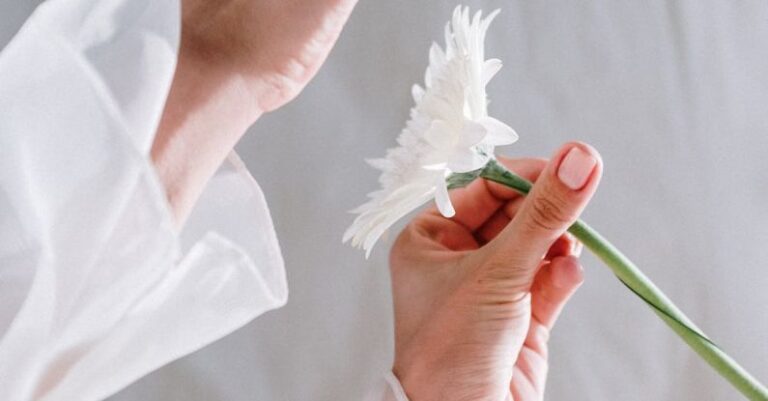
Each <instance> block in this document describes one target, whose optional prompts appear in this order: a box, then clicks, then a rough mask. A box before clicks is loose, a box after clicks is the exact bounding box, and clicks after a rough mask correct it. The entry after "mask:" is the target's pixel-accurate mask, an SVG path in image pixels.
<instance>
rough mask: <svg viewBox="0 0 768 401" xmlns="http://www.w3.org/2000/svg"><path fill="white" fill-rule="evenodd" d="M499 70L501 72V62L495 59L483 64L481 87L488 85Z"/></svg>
mask: <svg viewBox="0 0 768 401" xmlns="http://www.w3.org/2000/svg"><path fill="white" fill-rule="evenodd" d="M499 70H501V60H499V59H497V58H492V59H490V60H486V61H485V63H484V64H483V86H485V85H488V82H490V81H491V79H493V77H494V76H495V75H496V73H497V72H499Z"/></svg>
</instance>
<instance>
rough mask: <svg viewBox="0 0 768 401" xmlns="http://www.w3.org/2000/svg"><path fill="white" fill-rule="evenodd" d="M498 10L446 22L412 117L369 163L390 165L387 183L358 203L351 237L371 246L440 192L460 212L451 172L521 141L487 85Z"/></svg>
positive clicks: (497, 64)
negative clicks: (489, 35)
mask: <svg viewBox="0 0 768 401" xmlns="http://www.w3.org/2000/svg"><path fill="white" fill-rule="evenodd" d="M497 13H498V10H497V11H494V12H492V13H491V14H490V15H488V16H487V17H485V18H482V13H481V12H480V11H478V12H477V13H475V14H474V16H473V17H472V18H471V19H470V15H469V8H462V7H457V8H456V9H455V10H454V13H453V18H452V19H451V21H450V22H448V24H447V25H446V27H445V49H443V48H441V47H440V46H439V45H437V44H436V43H433V44H432V47H431V48H430V51H429V67H427V71H426V74H425V78H424V87H423V88H422V87H421V86H419V85H414V86H413V89H412V94H413V100H414V101H415V103H416V105H415V106H414V107H413V108H412V109H411V115H410V119H409V120H408V122H407V123H406V126H405V128H404V129H403V131H402V132H401V133H400V136H399V137H398V138H397V145H398V146H396V147H394V148H392V149H389V150H388V151H387V154H386V156H385V157H384V158H381V159H374V160H369V161H368V162H369V163H370V164H371V165H372V166H374V167H375V168H378V169H379V170H381V171H382V173H381V176H380V178H379V182H380V184H381V189H380V190H378V191H375V192H372V193H370V194H369V195H368V196H369V198H370V199H369V201H368V202H366V203H365V204H363V205H362V206H360V207H358V208H357V209H355V210H353V211H352V212H353V213H356V214H358V216H357V217H356V218H355V221H354V222H353V223H352V226H350V227H349V229H347V231H346V233H345V234H344V242H346V241H349V240H352V245H353V246H356V247H362V248H364V249H365V250H366V257H367V256H368V255H370V252H371V249H372V248H373V245H374V244H375V243H376V241H377V240H378V239H379V238H380V237H381V236H382V234H384V232H385V231H386V230H387V229H388V228H389V227H391V226H392V225H393V224H394V223H395V222H397V221H398V220H399V219H401V218H402V217H404V216H405V215H406V214H408V213H410V212H411V211H413V210H414V209H416V208H418V207H419V206H421V205H423V204H424V203H426V202H428V201H429V200H431V199H433V198H434V199H435V201H436V203H437V207H438V209H439V210H440V213H442V214H443V215H444V216H446V217H452V216H453V215H454V213H455V212H454V209H453V205H452V204H451V200H450V198H449V197H448V187H447V184H446V179H447V178H448V177H449V176H450V175H451V174H453V173H465V172H470V171H474V170H478V169H481V168H483V167H484V166H485V165H486V163H488V161H489V160H490V159H491V158H493V150H494V147H495V146H499V145H507V144H510V143H513V142H515V141H516V140H517V134H516V133H515V131H514V130H512V128H510V127H509V126H507V125H506V124H504V123H502V122H501V121H499V120H497V119H495V118H492V117H490V116H488V99H487V95H486V91H485V87H486V85H487V84H488V82H489V81H490V80H491V78H493V76H494V75H495V74H496V73H497V72H498V71H499V69H500V68H501V61H499V60H497V59H490V60H486V59H485V49H484V43H485V34H486V31H487V30H488V26H489V25H490V23H491V21H492V20H493V19H494V17H495V16H496V14H497Z"/></svg>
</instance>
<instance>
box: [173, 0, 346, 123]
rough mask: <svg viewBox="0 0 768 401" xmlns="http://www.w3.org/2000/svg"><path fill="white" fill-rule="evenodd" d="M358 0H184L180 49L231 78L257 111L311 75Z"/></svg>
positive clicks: (215, 75) (286, 96) (211, 72)
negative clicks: (239, 85) (238, 84)
mask: <svg viewBox="0 0 768 401" xmlns="http://www.w3.org/2000/svg"><path fill="white" fill-rule="evenodd" d="M355 3H357V0H279V1H275V0H217V1H210V0H183V4H182V24H183V25H182V50H181V53H182V55H183V56H184V57H187V58H189V59H191V60H194V61H193V62H194V63H199V64H200V65H201V66H202V67H200V68H204V69H205V70H207V71H208V76H209V78H212V79H222V80H230V79H236V80H238V81H239V82H241V83H242V84H243V85H244V89H245V91H246V93H247V94H248V95H249V96H250V97H251V98H252V99H254V100H255V107H256V108H257V109H258V112H268V111H272V110H274V109H276V108H278V107H280V106H282V105H283V104H285V103H287V102H288V101H290V100H291V99H293V98H294V97H295V96H296V95H297V94H298V93H299V92H300V91H301V90H302V89H303V88H304V86H305V85H306V84H307V83H308V82H309V80H310V79H311V78H312V77H313V76H314V75H315V73H316V72H317V70H318V69H319V68H320V66H321V65H322V63H323V62H324V61H325V59H326V57H327V56H328V53H329V52H330V50H331V48H332V47H333V45H334V43H335V42H336V39H337V38H338V36H339V33H340V32H341V30H342V28H343V27H344V24H345V23H346V21H347V18H348V17H349V14H350V13H351V12H352V9H353V8H354V6H355Z"/></svg>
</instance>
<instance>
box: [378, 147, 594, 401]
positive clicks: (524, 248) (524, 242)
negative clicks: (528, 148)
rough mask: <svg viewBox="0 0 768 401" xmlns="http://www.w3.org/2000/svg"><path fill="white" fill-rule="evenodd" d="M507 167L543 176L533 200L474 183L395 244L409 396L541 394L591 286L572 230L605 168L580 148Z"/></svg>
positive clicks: (497, 400) (530, 399)
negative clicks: (567, 314) (558, 324)
mask: <svg viewBox="0 0 768 401" xmlns="http://www.w3.org/2000/svg"><path fill="white" fill-rule="evenodd" d="M569 152H570V153H569ZM502 162H503V163H504V164H505V165H506V166H507V167H509V168H510V169H511V170H513V171H515V172H516V173H517V174H519V175H520V176H522V177H525V178H527V179H529V180H532V181H533V180H536V184H535V185H534V188H533V190H532V191H531V193H530V194H529V195H528V197H522V196H520V195H518V194H517V193H515V192H514V191H512V190H511V189H508V188H506V187H503V186H501V185H498V184H495V183H491V182H487V181H484V180H476V181H475V182H473V183H472V184H470V185H469V186H468V187H467V188H464V189H458V190H454V191H452V192H451V199H452V201H453V204H454V207H455V209H456V216H455V217H454V218H452V219H446V218H444V217H442V216H441V215H440V214H439V213H438V212H437V211H436V210H435V209H434V208H433V209H430V210H427V211H425V212H424V213H422V214H420V215H419V216H417V217H416V218H415V219H414V220H413V221H412V222H411V223H410V224H409V225H408V226H407V227H406V228H405V229H404V230H403V232H402V233H401V234H400V236H399V237H398V239H397V241H396V243H395V245H394V247H393V248H392V254H391V273H392V286H393V296H394V304H395V364H394V368H393V372H394V373H395V375H396V376H398V378H399V379H400V381H401V383H402V385H403V388H404V389H405V391H406V393H407V394H408V396H409V398H410V399H411V400H412V401H431V400H440V401H452V400H462V401H474V400H483V401H486V400H492V401H502V400H505V399H508V397H509V396H510V395H511V396H512V397H513V399H514V400H515V401H539V400H542V399H543V394H544V385H545V381H546V374H547V366H548V365H547V340H548V337H549V332H550V330H551V329H552V326H553V325H554V323H555V320H556V319H557V316H558V314H559V313H560V311H561V309H562V308H563V306H564V305H565V303H566V302H567V301H568V299H569V298H570V296H571V295H573V293H574V292H575V291H576V289H577V288H578V287H579V285H580V284H581V282H582V280H583V279H582V269H581V266H580V265H579V262H578V259H577V258H576V256H577V254H578V251H575V250H574V247H576V246H578V245H577V244H576V243H575V241H574V240H572V239H570V237H569V236H568V235H565V232H566V230H567V228H568V227H569V226H570V225H571V224H572V223H573V222H574V221H575V220H576V219H577V217H578V216H579V214H580V213H581V211H582V210H583V208H584V207H585V206H586V204H587V202H588V201H589V199H590V198H591V197H592V194H593V193H594V191H595V189H596V187H597V185H598V182H599V180H600V176H601V173H602V162H601V160H600V156H599V155H598V153H597V152H596V151H595V150H594V149H592V148H591V147H589V146H587V145H584V144H580V143H570V144H567V145H565V146H563V147H562V148H561V149H560V150H559V151H558V152H557V153H556V154H555V155H554V157H553V158H552V160H551V161H550V162H549V163H547V162H545V161H543V160H534V159H521V160H507V161H502Z"/></svg>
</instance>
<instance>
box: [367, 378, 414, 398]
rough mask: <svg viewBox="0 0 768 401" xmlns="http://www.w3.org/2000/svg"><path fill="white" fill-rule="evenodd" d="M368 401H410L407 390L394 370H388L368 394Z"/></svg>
mask: <svg viewBox="0 0 768 401" xmlns="http://www.w3.org/2000/svg"><path fill="white" fill-rule="evenodd" d="M365 400H366V401H409V400H408V396H407V395H405V390H403V386H402V385H401V384H400V380H398V379H397V376H395V374H394V373H392V372H387V374H386V375H384V377H382V378H381V379H380V380H379V382H378V383H377V384H376V386H375V387H374V388H373V389H372V390H371V392H370V393H369V394H368V397H366V399H365Z"/></svg>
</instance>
